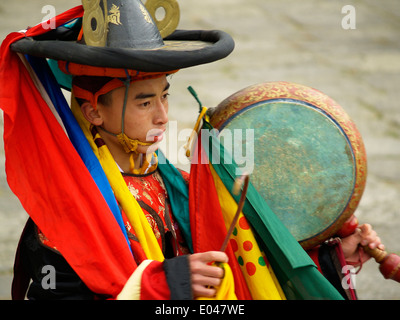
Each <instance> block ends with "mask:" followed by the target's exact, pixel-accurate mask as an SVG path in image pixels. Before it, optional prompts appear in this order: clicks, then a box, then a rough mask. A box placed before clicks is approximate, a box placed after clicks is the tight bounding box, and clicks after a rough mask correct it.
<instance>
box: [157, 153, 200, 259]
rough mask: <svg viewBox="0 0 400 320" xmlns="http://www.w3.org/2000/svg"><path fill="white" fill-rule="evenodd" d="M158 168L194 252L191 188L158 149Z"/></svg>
mask: <svg viewBox="0 0 400 320" xmlns="http://www.w3.org/2000/svg"><path fill="white" fill-rule="evenodd" d="M157 156H158V170H159V171H160V173H161V176H162V178H163V181H164V184H165V188H166V189H167V193H168V198H169V201H170V204H171V208H172V212H173V213H174V217H175V219H176V221H177V222H178V224H179V227H180V229H181V231H182V233H183V236H184V238H185V240H186V243H187V245H188V247H189V250H190V252H193V244H192V235H191V232H190V217H189V190H188V186H187V184H186V182H185V180H184V179H183V177H182V174H181V173H180V172H179V171H178V169H176V168H175V167H174V166H173V165H172V164H171V163H170V162H169V161H168V159H167V158H165V156H164V154H163V153H162V152H161V151H160V150H158V151H157Z"/></svg>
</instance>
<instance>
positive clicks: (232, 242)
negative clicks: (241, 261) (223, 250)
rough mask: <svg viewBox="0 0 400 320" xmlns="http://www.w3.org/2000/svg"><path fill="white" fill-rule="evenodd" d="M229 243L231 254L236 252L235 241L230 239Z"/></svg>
mask: <svg viewBox="0 0 400 320" xmlns="http://www.w3.org/2000/svg"><path fill="white" fill-rule="evenodd" d="M229 243H230V244H231V247H232V250H233V252H236V251H237V249H238V244H237V242H236V240H235V239H230V240H229Z"/></svg>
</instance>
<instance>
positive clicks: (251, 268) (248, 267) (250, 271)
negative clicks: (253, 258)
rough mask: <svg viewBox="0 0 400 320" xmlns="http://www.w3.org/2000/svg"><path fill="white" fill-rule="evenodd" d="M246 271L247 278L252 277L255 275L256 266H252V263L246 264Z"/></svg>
mask: <svg viewBox="0 0 400 320" xmlns="http://www.w3.org/2000/svg"><path fill="white" fill-rule="evenodd" d="M246 270H247V273H248V274H249V276H252V275H253V274H255V273H256V266H255V265H254V263H253V262H247V263H246Z"/></svg>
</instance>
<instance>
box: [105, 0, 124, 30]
mask: <svg viewBox="0 0 400 320" xmlns="http://www.w3.org/2000/svg"><path fill="white" fill-rule="evenodd" d="M120 16H121V12H120V11H119V7H117V6H116V5H115V4H113V5H112V7H111V9H110V14H109V15H108V22H109V23H113V24H116V25H120V24H122V23H121V20H120Z"/></svg>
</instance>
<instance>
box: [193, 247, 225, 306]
mask: <svg viewBox="0 0 400 320" xmlns="http://www.w3.org/2000/svg"><path fill="white" fill-rule="evenodd" d="M213 262H217V263H218V262H228V256H227V255H226V254H225V253H224V252H221V251H207V252H203V253H195V254H192V255H190V256H189V263H190V272H191V280H192V291H193V296H194V297H195V298H196V297H212V296H214V295H215V294H216V289H215V287H217V286H219V285H220V284H221V279H222V278H223V277H224V270H223V269H222V268H220V267H218V266H215V265H211V263H213Z"/></svg>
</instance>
